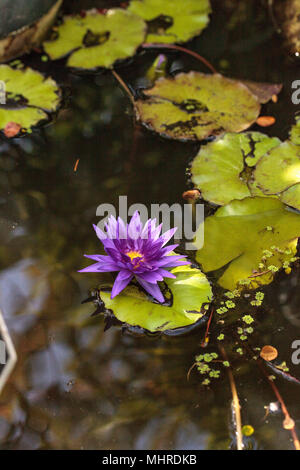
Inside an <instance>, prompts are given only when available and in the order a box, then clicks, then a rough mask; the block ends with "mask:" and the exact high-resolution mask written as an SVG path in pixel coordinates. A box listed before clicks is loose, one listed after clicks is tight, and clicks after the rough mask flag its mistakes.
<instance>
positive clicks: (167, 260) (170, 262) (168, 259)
mask: <svg viewBox="0 0 300 470" xmlns="http://www.w3.org/2000/svg"><path fill="white" fill-rule="evenodd" d="M183 258H185V256H184V255H178V256H177V255H171V256H164V257H163V258H161V259H160V260H158V261H156V262H155V266H157V267H165V268H173V267H174V268H175V267H176V266H184V265H187V264H191V263H190V262H189V261H185V260H184V259H183ZM153 264H154V263H153Z"/></svg>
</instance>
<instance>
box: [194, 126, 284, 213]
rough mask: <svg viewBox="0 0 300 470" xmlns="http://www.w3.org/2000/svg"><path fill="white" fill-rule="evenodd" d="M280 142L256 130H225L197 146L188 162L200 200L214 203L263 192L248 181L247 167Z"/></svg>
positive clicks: (227, 201)
mask: <svg viewBox="0 0 300 470" xmlns="http://www.w3.org/2000/svg"><path fill="white" fill-rule="evenodd" d="M280 143H281V141H280V140H279V139H278V138H277V137H268V136H267V135H265V134H262V133H260V132H244V133H241V134H233V133H226V134H224V135H223V136H220V137H218V138H217V139H216V140H214V141H213V142H209V143H208V144H207V145H204V146H202V147H201V148H200V150H199V152H198V154H197V155H196V157H195V158H194V160H193V162H192V165H191V179H192V182H193V183H194V185H195V187H196V188H198V189H199V191H200V192H201V196H202V198H203V199H205V200H206V201H210V202H212V203H214V204H218V205H224V204H227V203H229V202H230V201H232V200H233V199H243V198H245V197H247V196H253V195H263V194H262V192H261V191H260V190H259V189H258V188H257V187H256V185H255V183H254V182H253V181H252V172H251V168H252V167H254V166H255V165H256V163H257V161H258V160H259V159H260V158H261V157H262V155H264V154H266V153H267V152H268V151H269V150H271V149H272V148H274V147H277V146H279V145H280Z"/></svg>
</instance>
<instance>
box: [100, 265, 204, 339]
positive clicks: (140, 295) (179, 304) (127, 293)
mask: <svg viewBox="0 0 300 470" xmlns="http://www.w3.org/2000/svg"><path fill="white" fill-rule="evenodd" d="M171 272H172V273H173V274H175V275H176V279H167V280H166V285H167V287H168V290H169V295H170V299H169V302H168V304H167V305H163V304H159V303H154V302H152V301H151V300H150V299H149V296H148V295H147V294H146V293H145V292H144V291H143V290H142V289H141V288H140V287H138V286H136V285H133V284H132V285H129V286H128V287H126V288H125V289H124V290H123V291H122V292H121V293H120V294H119V295H117V296H116V297H115V298H114V299H111V298H110V291H109V289H107V285H105V288H104V289H103V288H101V286H100V287H99V295H100V298H101V300H102V301H103V302H104V306H105V309H108V310H111V311H112V312H113V314H114V315H115V317H116V318H117V319H118V320H119V321H121V322H122V323H126V324H127V325H130V326H136V327H141V328H144V329H145V330H148V331H151V332H164V331H167V330H173V329H176V328H182V327H185V326H189V325H193V324H194V323H196V322H198V321H199V320H200V319H201V318H202V317H203V316H204V315H205V312H206V310H205V309H204V308H202V307H203V306H204V304H208V303H209V302H210V301H211V299H212V289H211V286H210V284H209V282H208V280H207V278H206V276H205V275H204V274H203V273H202V272H201V271H200V269H197V268H192V267H190V266H180V267H177V268H174V269H172V270H171ZM165 297H166V294H165Z"/></svg>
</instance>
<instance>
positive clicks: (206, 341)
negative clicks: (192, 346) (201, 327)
mask: <svg viewBox="0 0 300 470" xmlns="http://www.w3.org/2000/svg"><path fill="white" fill-rule="evenodd" d="M213 313H214V309H213V308H212V309H211V312H210V315H209V319H208V322H207V327H206V331H205V335H204V338H203V341H202V343H200V346H201V348H206V346H207V344H208V335H209V327H210V324H211V320H212V317H213Z"/></svg>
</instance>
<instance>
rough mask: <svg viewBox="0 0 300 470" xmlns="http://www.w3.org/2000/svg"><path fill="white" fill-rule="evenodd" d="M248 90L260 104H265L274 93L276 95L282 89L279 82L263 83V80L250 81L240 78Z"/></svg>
mask: <svg viewBox="0 0 300 470" xmlns="http://www.w3.org/2000/svg"><path fill="white" fill-rule="evenodd" d="M241 82H242V83H243V84H244V85H246V86H247V87H248V88H249V90H250V91H251V92H252V93H253V95H255V96H256V97H257V99H258V101H259V102H260V103H261V104H265V103H267V102H268V101H270V99H271V98H272V97H273V96H274V95H278V94H279V93H280V91H281V89H282V84H281V83H263V82H252V81H250V80H241Z"/></svg>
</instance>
